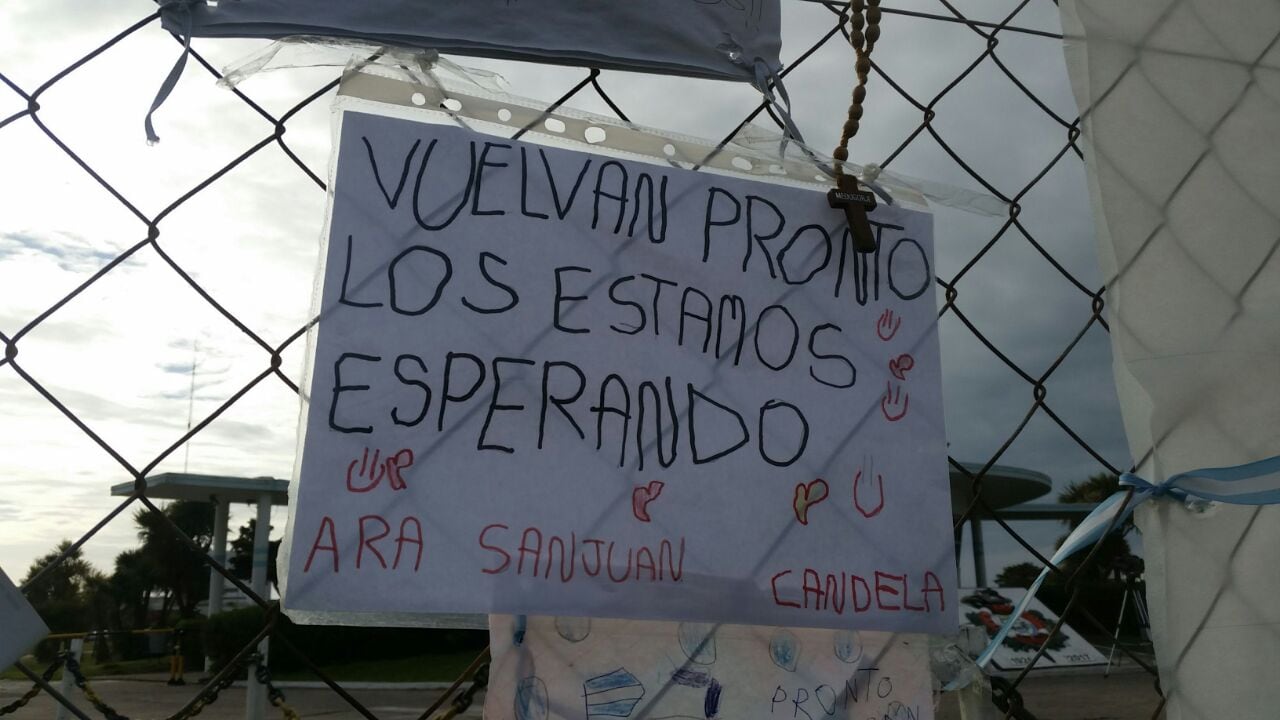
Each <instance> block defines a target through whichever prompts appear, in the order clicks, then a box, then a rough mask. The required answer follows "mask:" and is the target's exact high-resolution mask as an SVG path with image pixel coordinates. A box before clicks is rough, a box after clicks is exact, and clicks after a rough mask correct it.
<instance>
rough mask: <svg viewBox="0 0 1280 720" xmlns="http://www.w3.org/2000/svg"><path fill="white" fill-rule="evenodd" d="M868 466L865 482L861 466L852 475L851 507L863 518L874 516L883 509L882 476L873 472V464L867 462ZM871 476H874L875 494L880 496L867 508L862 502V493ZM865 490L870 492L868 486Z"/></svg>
mask: <svg viewBox="0 0 1280 720" xmlns="http://www.w3.org/2000/svg"><path fill="white" fill-rule="evenodd" d="M868 467H869V469H868V470H867V482H865V483H864V482H862V468H858V472H857V473H856V474H855V475H854V476H853V507H854V508H856V509H857V511H858V512H859V513H861V514H862V517H865V518H871V517H875V516H876V515H879V514H880V511H881V510H883V509H884V476H883V475H881V474H880V473H877V472H875V465H874V464H872V463H870V462H868ZM872 477H874V478H875V485H876V494H878V495H879V496H880V497H879V500H878V501H877V502H876V505H875V507H872V508H870V509H868V508H867V507H866V506H865V505H864V504H863V501H862V493H863V488H864V486H869V485H871V482H872V480H871V479H872ZM867 492H868V493H869V492H870V488H867Z"/></svg>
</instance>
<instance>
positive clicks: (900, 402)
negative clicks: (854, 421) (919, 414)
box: [880, 380, 911, 422]
mask: <svg viewBox="0 0 1280 720" xmlns="http://www.w3.org/2000/svg"><path fill="white" fill-rule="evenodd" d="M886 384H887V385H888V388H887V389H886V390H885V393H884V397H882V398H880V412H882V413H884V419H885V420H888V421H889V422H898V421H899V420H901V419H902V418H904V417H906V415H907V405H908V403H909V402H910V400H911V396H910V395H909V394H908V393H904V392H902V386H901V385H895V384H894V382H893V381H892V380H890V381H888V382H887V383H886Z"/></svg>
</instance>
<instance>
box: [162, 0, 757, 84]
mask: <svg viewBox="0 0 1280 720" xmlns="http://www.w3.org/2000/svg"><path fill="white" fill-rule="evenodd" d="M161 15H162V20H163V24H164V27H165V29H167V30H169V31H171V32H174V33H177V34H179V35H182V36H183V37H203V38H272V39H278V38H283V37H288V36H294V35H320V36H328V37H335V38H343V39H350V40H363V41H369V42H375V43H379V44H385V45H400V46H407V47H419V48H424V49H434V50H439V51H440V52H444V53H456V54H459V55H473V56H481V57H495V58H505V59H510V60H526V61H532V62H543V63H555V64H566V65H588V66H591V67H596V68H602V69H612V70H632V71H638V72H654V73H666V74H675V75H688V76H693V77H704V78H712V79H719V80H738V81H746V82H750V83H752V84H756V85H758V86H759V85H764V84H765V83H767V82H768V81H769V80H770V79H773V78H776V75H777V72H778V71H779V70H780V69H781V62H780V61H779V59H778V52H779V50H780V48H781V44H782V41H781V36H780V25H781V11H780V9H779V4H778V0H712V1H710V2H709V1H708V0H645V1H644V2H634V1H627V0H610V1H606V2H592V3H584V2H583V1H582V0H537V2H529V1H528V0H524V1H522V0H432V2H427V3H424V2H421V1H420V0H363V1H362V2H351V1H350V0H223V2H220V3H216V4H212V5H211V4H208V3H206V2H205V0H164V1H163V2H161ZM760 89H761V90H765V89H766V88H765V87H761V88H760Z"/></svg>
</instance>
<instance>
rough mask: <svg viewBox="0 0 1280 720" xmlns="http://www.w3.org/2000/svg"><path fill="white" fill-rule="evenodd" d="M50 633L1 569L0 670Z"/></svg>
mask: <svg viewBox="0 0 1280 720" xmlns="http://www.w3.org/2000/svg"><path fill="white" fill-rule="evenodd" d="M48 634H49V628H47V627H45V624H44V621H43V620H41V619H40V616H39V615H37V614H36V611H35V609H34V608H32V607H31V603H29V602H27V599H26V598H25V597H23V596H22V593H21V592H19V590H18V588H17V587H15V586H14V584H13V582H12V581H11V580H9V576H8V575H5V574H4V570H0V667H9V666H10V665H12V664H13V662H14V661H15V660H17V659H18V658H20V657H22V653H24V652H26V651H27V650H29V649H30V648H31V646H32V645H35V644H36V642H37V641H38V640H40V638H43V637H44V636H45V635H48Z"/></svg>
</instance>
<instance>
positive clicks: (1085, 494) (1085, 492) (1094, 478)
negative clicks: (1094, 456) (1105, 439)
mask: <svg viewBox="0 0 1280 720" xmlns="http://www.w3.org/2000/svg"><path fill="white" fill-rule="evenodd" d="M1119 490H1120V477H1119V476H1118V475H1116V474H1114V473H1097V474H1095V475H1090V476H1089V478H1088V479H1087V480H1085V481H1083V482H1073V483H1070V484H1069V485H1067V487H1066V489H1064V490H1063V491H1062V492H1061V493H1059V494H1058V502H1060V503H1068V504H1074V503H1100V502H1102V501H1103V500H1106V499H1107V498H1109V497H1111V496H1112V495H1113V494H1115V493H1116V492H1118V491H1119ZM1080 522H1081V519H1070V520H1063V523H1064V524H1065V525H1067V526H1068V527H1070V528H1071V529H1072V530H1074V529H1075V528H1076V527H1077V526H1078V525H1079V524H1080ZM1133 528H1134V525H1133V519H1132V517H1130V518H1128V519H1126V520H1125V521H1124V522H1123V523H1121V524H1120V525H1117V526H1116V528H1115V529H1114V531H1113V532H1112V533H1111V534H1110V535H1108V536H1107V537H1106V539H1104V540H1103V541H1102V547H1101V548H1099V549H1098V552H1097V554H1096V555H1094V557H1093V561H1092V562H1091V563H1090V566H1089V569H1088V570H1086V571H1085V573H1084V575H1082V577H1086V578H1092V579H1096V580H1102V579H1105V578H1106V576H1107V575H1109V574H1111V572H1112V570H1113V568H1114V567H1116V565H1117V562H1118V561H1121V560H1123V559H1125V558H1128V557H1131V556H1132V555H1133V551H1132V549H1131V548H1130V547H1129V542H1128V541H1127V540H1125V538H1124V536H1125V535H1127V534H1128V533H1129V531H1130V530H1132V529H1133ZM1066 539H1067V538H1066V536H1065V535H1064V536H1063V537H1061V538H1058V545H1059V546H1061V545H1062V543H1063V541H1065V540H1066ZM1089 552H1090V549H1084V550H1081V551H1080V552H1079V553H1077V554H1075V555H1073V556H1072V557H1070V558H1068V559H1067V560H1065V561H1063V563H1062V564H1061V566H1060V567H1062V569H1063V570H1064V571H1065V572H1066V573H1067V575H1071V574H1074V573H1075V571H1076V569H1077V568H1079V567H1080V564H1081V563H1082V562H1083V561H1084V559H1085V557H1086V556H1087V555H1088V554H1089Z"/></svg>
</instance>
